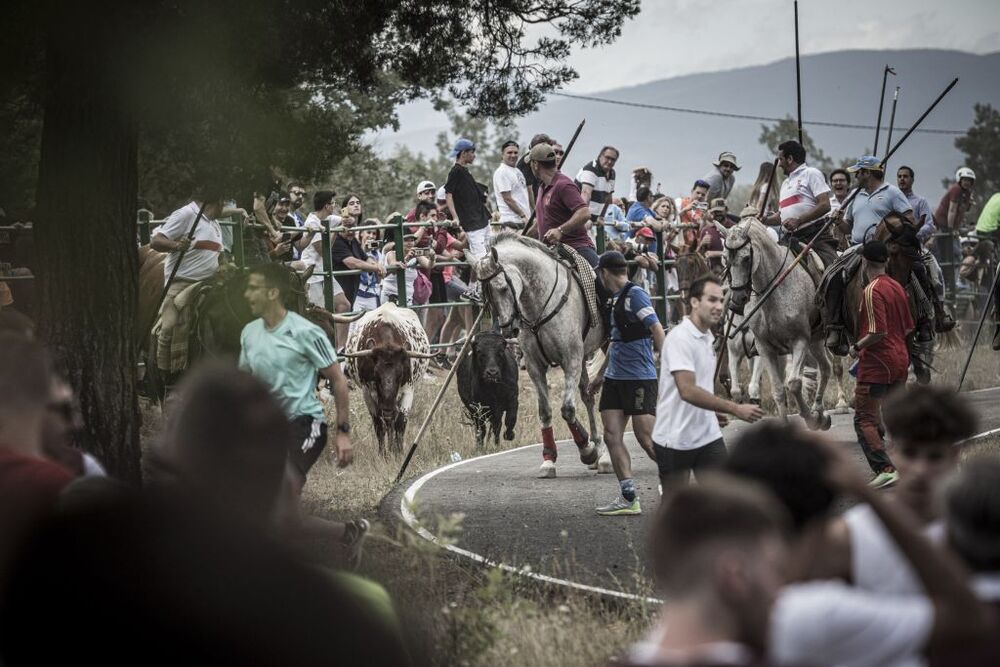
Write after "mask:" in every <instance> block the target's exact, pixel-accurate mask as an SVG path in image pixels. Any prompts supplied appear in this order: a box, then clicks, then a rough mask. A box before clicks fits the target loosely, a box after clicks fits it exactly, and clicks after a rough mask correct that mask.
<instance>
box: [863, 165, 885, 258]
mask: <svg viewBox="0 0 1000 667" xmlns="http://www.w3.org/2000/svg"><path fill="white" fill-rule="evenodd" d="M865 168H866V169H867V167H865ZM861 256H862V257H864V258H865V259H867V260H868V261H869V262H878V263H879V264H885V263H886V262H888V261H889V248H887V247H886V245H885V243H883V242H882V241H878V240H872V241H869V242H868V243H866V244H865V245H864V246H862V248H861Z"/></svg>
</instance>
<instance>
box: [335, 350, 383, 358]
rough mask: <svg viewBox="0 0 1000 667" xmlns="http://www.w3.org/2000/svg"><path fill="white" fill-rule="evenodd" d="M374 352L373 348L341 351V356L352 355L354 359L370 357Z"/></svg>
mask: <svg viewBox="0 0 1000 667" xmlns="http://www.w3.org/2000/svg"><path fill="white" fill-rule="evenodd" d="M373 354H375V350H358V351H357V352H341V353H340V356H342V357H353V358H355V359H357V358H359V357H370V356H372V355H373Z"/></svg>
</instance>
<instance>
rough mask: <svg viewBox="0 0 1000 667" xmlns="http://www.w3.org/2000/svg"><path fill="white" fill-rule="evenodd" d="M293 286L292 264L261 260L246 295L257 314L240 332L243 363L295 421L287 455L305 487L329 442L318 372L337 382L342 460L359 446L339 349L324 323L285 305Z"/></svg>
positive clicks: (338, 441) (339, 457) (338, 444)
mask: <svg viewBox="0 0 1000 667" xmlns="http://www.w3.org/2000/svg"><path fill="white" fill-rule="evenodd" d="M288 289H289V282H288V270H287V269H285V268H284V267H283V266H281V265H280V264H262V265H260V266H258V267H256V268H254V269H252V270H251V271H250V276H249V278H248V279H247V288H246V293H245V296H246V300H247V302H248V303H249V304H250V310H251V312H252V313H253V314H254V315H257V316H258V319H256V320H254V321H253V322H251V323H250V324H248V325H246V326H245V327H244V328H243V333H242V335H241V336H240V348H241V351H240V368H242V369H244V370H247V371H249V372H251V373H253V374H254V375H255V376H257V377H258V378H260V379H261V380H263V381H264V382H265V383H266V384H267V385H268V386H269V387H270V388H271V393H272V394H274V396H275V398H277V399H278V401H279V402H280V403H281V406H282V408H283V409H284V410H285V414H286V415H288V418H289V420H290V421H291V423H292V430H293V431H294V434H295V435H294V438H293V441H292V442H291V443H290V447H289V454H288V456H289V462H290V463H291V464H292V466H293V468H294V469H295V472H296V473H297V475H298V477H299V479H298V487H299V488H298V490H299V491H301V488H302V486H303V485H304V484H305V480H306V474H307V473H308V472H309V469H310V468H311V467H312V465H313V464H314V463H315V462H316V460H317V459H318V458H319V455H320V453H321V452H322V451H323V447H324V446H325V445H326V421H325V420H324V418H323V405H322V403H320V401H319V398H318V397H317V396H316V373H317V372H319V373H320V374H321V375H323V377H325V378H326V379H328V380H329V381H330V383H331V384H332V386H333V397H334V401H335V403H336V406H337V437H336V448H337V464H338V465H339V466H341V467H344V466H347V465H349V464H350V463H351V460H352V458H353V453H354V450H353V446H352V444H351V436H350V432H351V428H350V423H349V421H348V416H349V415H350V410H349V395H348V390H347V379H346V378H345V377H344V374H343V372H342V371H341V370H340V365H339V364H338V363H337V354H336V352H334V351H333V346H332V345H331V344H330V341H329V339H328V338H327V337H326V334H325V333H324V332H323V330H322V329H320V328H319V327H318V326H316V325H315V324H313V323H311V322H310V321H309V320H307V319H305V318H304V317H302V316H301V315H299V314H297V313H292V312H289V311H288V310H287V309H286V308H285V305H284V301H285V296H286V294H287V293H288Z"/></svg>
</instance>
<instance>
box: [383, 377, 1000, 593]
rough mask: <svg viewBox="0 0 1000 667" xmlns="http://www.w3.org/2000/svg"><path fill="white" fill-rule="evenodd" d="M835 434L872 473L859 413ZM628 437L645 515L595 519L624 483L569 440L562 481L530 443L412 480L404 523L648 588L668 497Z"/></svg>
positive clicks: (586, 576) (586, 579)
mask: <svg viewBox="0 0 1000 667" xmlns="http://www.w3.org/2000/svg"><path fill="white" fill-rule="evenodd" d="M968 397H969V400H970V401H971V402H972V403H973V405H974V406H975V408H976V410H977V411H978V412H979V414H980V416H981V419H982V421H981V424H980V426H981V428H980V431H982V432H987V431H990V430H993V429H1000V409H998V408H997V407H996V406H997V401H998V399H1000V388H997V389H988V390H982V391H977V392H970V393H969V394H968ZM745 427H746V424H742V423H740V424H733V425H731V426H729V427H727V428H726V430H725V433H726V437H727V439H728V440H730V441H732V440H733V439H734V438H735V437H736V436H737V435H738V432H739V430H740V429H741V428H745ZM830 433H831V434H832V435H833V437H834V438H835V439H836V440H837V441H839V442H842V443H843V444H844V446H845V447H849V448H850V451H852V452H855V454H856V456H857V460H858V465H859V467H861V468H864V469H866V468H867V466H866V465H865V463H864V458H863V457H862V456H861V453H860V448H859V447H858V446H857V444H856V443H855V441H854V430H853V425H852V415H834V416H833V427H832V429H831V431H830ZM626 441H627V443H628V445H629V449H630V452H631V455H632V461H633V475H634V478H635V481H636V486H637V488H638V491H639V498H640V500H641V502H642V506H643V512H644V514H643V515H642V516H638V517H601V516H598V515H596V514H595V513H594V507H596V506H597V505H602V504H605V503H607V502H609V501H610V500H611V499H612V498H613V497H614V496H615V495H616V494H617V492H618V485H617V482H616V480H615V477H614V475H597V474H596V472H594V471H591V470H588V469H587V468H586V467H585V466H583V465H582V464H580V462H579V458H578V456H577V451H576V447H575V446H574V445H573V443H572V442H571V441H568V440H567V441H562V442H559V443H558V446H559V462H558V464H557V465H558V476H557V477H556V478H555V479H547V480H543V479H537V478H536V477H535V472H536V471H537V469H538V466H539V464H540V463H541V446H540V445H529V446H526V447H521V448H518V449H514V450H510V451H506V452H501V453H498V454H493V455H489V456H485V457H479V458H475V459H469V460H467V461H463V462H461V463H458V464H452V465H450V466H445V467H444V468H441V469H438V470H437V471H434V472H431V473H428V474H427V475H425V476H423V477H422V478H420V479H419V480H416V481H411V482H408V483H407V489H406V496H407V497H408V498H409V500H410V501H412V503H413V504H412V506H410V507H412V511H411V512H407V511H406V510H404V511H403V517H404V520H407V522H408V523H410V524H411V527H414V528H415V529H422V530H423V531H424V532H423V534H424V536H425V537H428V538H430V537H431V534H430V532H429V530H433V526H435V525H437V524H436V521H435V517H437V516H447V515H450V514H452V513H455V512H461V513H464V515H465V518H464V521H463V524H462V525H463V530H462V533H461V535H459V536H458V543H457V545H456V548H453V549H452V550H453V551H455V552H457V553H459V554H461V555H462V556H465V557H470V558H473V559H475V560H479V561H480V562H489V564H505V565H506V566H510V567H512V568H523V567H524V566H528V567H529V568H530V570H531V571H532V572H533V573H536V574H543V575H547V577H554V578H556V579H557V580H559V581H557V582H556V583H565V582H573V583H576V584H583V585H586V586H595V587H600V588H602V589H607V591H614V592H624V593H626V594H642V593H645V592H648V588H647V586H648V581H649V577H648V576H647V572H645V570H644V568H643V563H644V562H645V561H646V558H645V545H646V538H647V530H648V527H649V525H650V521H651V519H652V516H653V515H654V513H655V510H656V507H657V504H658V500H659V496H658V493H657V483H658V477H657V471H656V464H655V463H654V462H653V461H651V460H649V459H648V458H647V457H646V455H645V453H644V452H643V451H642V450H641V448H640V447H639V446H638V444H637V443H636V442H635V440H634V439H633V438H632V437H631V435H629V436H627V438H626ZM402 495H403V494H393V496H391V497H390V498H389V499H387V501H386V502H387V503H394V505H393V508H397V509H396V511H398V508H400V499H401V496H402ZM403 504H404V505H407V503H406V501H404V503H403ZM484 559H486V560H485V561H484ZM607 591H605V592H607Z"/></svg>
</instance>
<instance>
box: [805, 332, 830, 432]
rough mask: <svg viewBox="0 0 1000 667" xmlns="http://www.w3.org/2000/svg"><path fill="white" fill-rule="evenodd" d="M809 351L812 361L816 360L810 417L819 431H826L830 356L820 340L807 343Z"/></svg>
mask: <svg viewBox="0 0 1000 667" xmlns="http://www.w3.org/2000/svg"><path fill="white" fill-rule="evenodd" d="M809 349H810V351H811V352H812V356H813V359H815V360H816V373H817V375H818V377H817V378H816V395H815V396H813V404H812V416H813V419H814V420H815V422H816V425H817V427H818V428H819V429H821V430H823V431H826V430H828V429H829V428H830V424H831V421H830V416H829V415H827V414H826V413H825V401H826V386H827V384H828V383H829V382H830V355H829V354H827V351H826V346H825V345H824V344H823V341H821V340H812V341H810V342H809Z"/></svg>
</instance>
